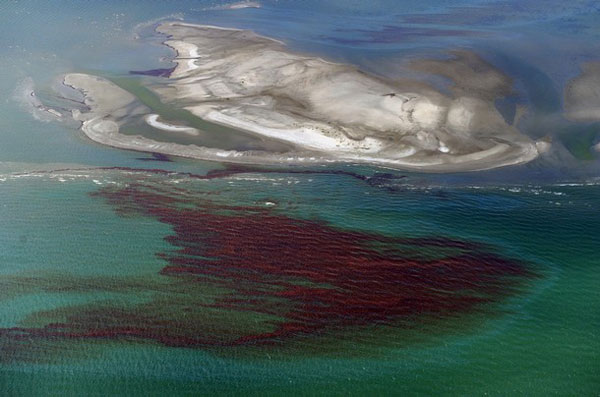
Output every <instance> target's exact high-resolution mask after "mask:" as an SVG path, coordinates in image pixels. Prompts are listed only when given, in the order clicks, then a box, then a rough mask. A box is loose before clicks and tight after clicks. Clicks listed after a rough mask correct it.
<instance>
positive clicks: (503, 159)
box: [65, 22, 544, 172]
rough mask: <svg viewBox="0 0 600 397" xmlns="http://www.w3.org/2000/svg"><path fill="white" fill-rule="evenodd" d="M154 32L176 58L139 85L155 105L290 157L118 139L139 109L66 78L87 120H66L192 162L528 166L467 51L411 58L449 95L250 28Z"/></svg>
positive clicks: (496, 89)
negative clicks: (263, 141)
mask: <svg viewBox="0 0 600 397" xmlns="http://www.w3.org/2000/svg"><path fill="white" fill-rule="evenodd" d="M157 30H158V31H160V32H162V33H165V34H168V35H169V40H167V41H166V42H165V43H166V44H167V45H169V46H171V47H172V48H174V49H175V50H176V51H177V57H176V58H175V60H174V61H175V62H176V63H177V67H176V69H175V71H174V72H173V74H172V75H171V78H170V79H169V80H167V82H166V83H164V84H158V85H153V86H151V87H150V88H151V89H152V90H154V91H155V92H156V93H157V94H158V95H159V96H160V97H161V99H162V100H163V101H165V102H167V103H173V104H176V105H177V106H181V107H183V108H185V109H187V110H189V111H190V112H192V113H193V114H195V115H196V116H198V117H201V118H204V119H206V120H209V121H212V122H216V123H220V124H224V125H227V126H231V127H234V128H238V129H243V130H245V131H247V132H251V133H254V134H257V135H260V136H262V137H264V138H267V139H273V140H277V141H284V142H287V143H290V144H292V145H293V146H294V147H295V148H296V151H294V152H290V153H286V154H285V155H276V154H273V153H268V152H256V151H254V152H236V151H223V150H218V149H214V148H205V147H198V146H194V145H180V144H175V143H163V142H155V141H152V140H150V139H148V138H144V137H139V136H137V137H135V136H130V135H123V134H120V133H119V131H118V129H119V121H117V120H120V119H121V118H122V117H123V116H124V115H126V114H127V112H131V111H132V109H137V110H136V111H137V112H140V111H142V110H140V109H141V108H140V107H139V104H136V101H135V98H133V97H132V96H131V94H129V93H127V92H125V91H123V90H122V89H120V88H119V87H117V86H115V85H114V84H112V83H110V82H108V81H106V80H103V79H100V78H96V77H93V76H86V75H81V74H73V75H68V76H67V77H66V78H65V83H66V84H68V85H71V86H73V87H75V88H77V89H79V90H81V91H83V92H84V94H85V95H86V104H87V105H88V106H89V107H90V112H87V113H85V114H75V115H74V116H75V118H76V119H78V120H80V121H82V122H83V128H82V129H83V131H84V132H85V133H86V135H87V136H88V137H90V138H91V139H93V140H95V141H97V142H100V143H104V144H107V145H111V146H115V147H120V148H124V149H133V150H141V151H152V152H161V153H165V154H171V155H178V156H184V157H193V158H200V159H224V158H225V159H227V160H228V161H238V162H260V163H270V162H282V161H285V162H295V163H298V162H307V161H315V162H330V161H339V162H366V163H375V164H380V165H385V166H393V167H398V168H409V169H417V170H423V171H435V172H444V171H467V170H480V169H487V168H494V167H498V166H504V165H511V164H519V163H523V162H527V161H530V160H532V159H534V158H535V157H536V156H538V154H539V153H538V147H540V148H542V147H543V146H544V145H537V146H536V143H535V142H533V141H531V140H530V139H529V138H527V137H526V136H524V135H523V134H521V133H520V132H519V131H518V130H517V129H516V128H515V127H513V126H511V125H508V124H507V123H506V122H505V121H504V119H503V118H502V116H501V115H500V114H499V112H498V111H497V110H496V108H495V107H494V99H495V98H496V97H497V96H499V95H506V94H507V93H508V92H510V90H511V82H510V79H508V78H507V77H506V76H504V75H503V74H501V73H500V72H499V71H497V70H496V69H494V68H493V67H492V66H491V65H489V64H487V63H485V62H484V61H482V60H481V59H479V58H478V57H477V56H476V55H474V54H472V53H468V52H457V53H454V58H452V59H449V60H441V61H437V60H433V61H421V62H415V64H414V68H415V69H419V70H421V71H425V72H428V73H436V74H440V75H443V76H446V77H448V78H451V79H453V80H454V81H455V83H456V84H455V86H454V87H453V89H452V95H451V96H450V95H444V94H442V93H440V92H438V91H436V90H434V89H432V88H431V87H428V86H426V85H425V84H422V83H418V82H415V81H412V82H406V83H400V82H395V81H388V80H384V79H381V78H377V77H373V76H370V75H368V74H365V73H363V72H360V71H358V70H357V69H356V68H354V67H352V66H348V65H342V64H336V63H331V62H327V61H325V60H323V59H321V58H317V57H310V56H305V55H300V54H295V53H292V52H290V51H289V50H288V49H287V48H286V47H285V45H284V44H283V43H282V42H280V41H277V40H273V39H270V38H266V37H262V36H259V35H257V34H255V33H253V32H250V31H242V30H236V29H231V28H219V27H212V26H200V25H191V24H186V23H179V22H170V23H163V24H161V25H160V26H159V27H158V28H157ZM124 112H125V113H124ZM146 112H147V113H149V112H148V110H147V109H146ZM146 122H148V123H149V124H151V125H153V126H155V127H156V128H161V129H163V130H166V131H174V132H185V131H184V130H183V129H185V128H188V127H183V126H175V125H172V124H168V123H164V122H163V121H159V120H158V117H157V116H156V115H147V116H146ZM188 132H190V131H188ZM196 132H197V131H196Z"/></svg>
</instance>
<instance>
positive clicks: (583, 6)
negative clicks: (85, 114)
mask: <svg viewBox="0 0 600 397" xmlns="http://www.w3.org/2000/svg"><path fill="white" fill-rule="evenodd" d="M550 3H552V4H549V2H542V1H529V2H527V3H526V4H525V3H522V2H510V1H509V2H493V1H463V2H460V3H457V2H454V1H453V2H449V1H435V2H427V3H425V2H421V1H419V2H416V1H415V2H402V3H401V4H400V3H398V2H391V1H377V2H368V3H365V2H347V1H343V2H342V1H328V2H317V1H304V2H292V1H278V2H269V1H264V2H261V5H262V7H261V8H258V9H256V8H245V9H237V10H228V9H226V7H223V5H224V4H221V3H216V2H198V1H189V2H186V1H180V2H165V3H164V4H163V3H159V2H152V3H145V4H144V6H143V7H142V6H140V5H139V4H138V3H137V2H134V1H130V2H100V3H97V4H94V5H93V6H92V5H90V3H88V2H67V1H61V2H52V3H48V2H43V1H29V2H20V3H8V2H6V3H2V4H1V5H0V22H1V27H0V33H2V34H0V90H1V92H3V93H5V96H4V98H5V101H2V102H1V103H0V247H1V248H2V249H1V250H0V300H1V301H2V305H0V306H1V307H0V394H3V395H40V394H59V393H60V394H68V395H80V394H88V393H89V394H98V393H100V394H127V395H130V394H140V395H146V394H162V393H182V394H183V393H190V392H196V393H220V394H234V393H235V394H249V395H253V394H261V395H264V394H282V393H290V392H294V393H297V394H317V393H327V394H354V395H362V394H366V393H368V394H375V393H386V394H398V393H402V394H409V395H465V394H467V395H473V394H476V395H480V394H491V395H507V394H510V395H513V394H519V395H547V394H551V393H553V394H559V395H594V394H596V393H597V392H598V390H600V377H599V376H598V373H600V368H599V363H600V337H599V336H598V331H599V330H600V299H599V298H598V294H597V292H596V291H597V285H598V283H599V282H600V261H599V260H598V257H597V252H596V250H597V246H598V243H599V242H600V241H599V239H598V237H597V227H598V225H599V224H600V215H599V214H600V211H599V209H600V208H598V207H599V204H600V186H599V185H598V183H599V181H598V171H599V169H598V157H597V154H595V153H594V152H593V151H590V150H589V147H590V144H591V143H595V142H597V140H598V126H597V125H594V124H589V125H588V124H574V123H569V122H567V121H565V120H564V119H563V118H562V116H561V109H562V92H563V88H564V85H565V84H566V82H567V81H568V80H569V79H570V78H572V77H574V76H575V75H577V73H578V67H579V64H580V63H581V62H582V61H586V60H591V59H593V58H594V57H595V56H597V54H598V53H599V52H598V50H599V48H598V44H597V43H599V42H600V41H598V36H600V28H599V27H598V24H597V20H598V12H599V11H598V7H597V5H596V4H595V3H593V2H584V1H581V2H571V3H569V4H568V5H566V4H562V3H560V4H562V6H561V7H558V6H557V4H558V2H554V1H552V2H550ZM555 3H556V4H555ZM163 17H166V18H171V19H172V18H184V19H185V20H186V21H189V22H198V23H208V24H215V25H223V26H232V27H243V28H250V29H255V30H257V31H258V32H259V33H261V34H265V35H269V36H272V37H276V38H279V39H282V40H284V41H286V43H288V44H289V45H290V46H292V47H293V48H294V49H296V50H298V51H305V52H310V53H316V54H319V55H322V56H326V57H328V58H330V59H333V60H337V61H345V62H352V63H355V64H357V65H360V66H361V67H362V68H364V69H366V70H369V71H371V72H373V73H378V74H381V75H385V76H390V77H399V76H402V75H403V73H405V71H406V69H405V68H404V66H403V65H404V62H405V60H406V59H407V58H411V57H418V56H422V55H423V54H427V55H430V56H444V55H443V54H444V51H445V50H447V49H449V48H456V47H461V48H470V49H474V50H475V51H477V52H478V53H480V54H482V55H483V56H484V57H485V58H486V59H487V60H488V61H490V62H492V63H493V64H494V65H495V66H497V67H499V68H501V69H502V70H504V71H505V72H506V73H507V74H509V75H510V76H512V77H513V78H514V80H515V87H516V93H515V95H514V97H513V98H511V99H510V100H509V102H511V103H516V104H519V103H520V104H525V105H527V106H529V107H530V112H529V113H528V114H527V115H526V116H525V117H524V118H523V119H522V120H521V123H520V125H519V127H520V128H521V130H522V131H524V132H525V133H527V134H528V135H530V136H532V137H534V138H539V137H542V136H545V135H547V134H550V135H551V136H553V138H554V141H553V142H554V143H555V147H556V148H557V149H556V151H555V152H553V154H552V156H550V157H548V158H542V159H539V160H536V161H535V162H533V163H530V164H527V165H523V166H519V167H508V168H504V169H498V170H491V171H486V172H482V173H469V174H446V175H433V174H431V175H429V174H418V173H406V172H401V171H389V170H382V169H375V168H372V167H367V166H354V165H336V166H315V167H313V168H299V167H291V168H290V167H282V168H279V169H278V168H277V167H268V168H264V167H253V168H252V167H251V168H243V169H240V168H236V167H231V166H227V165H225V164H217V163H209V162H199V161H189V160H182V159H175V158H171V159H170V160H172V161H171V162H165V161H160V160H165V159H164V158H161V157H160V156H159V157H152V156H151V155H149V154H144V153H136V152H129V151H121V150H116V149H112V148H107V147H103V146H101V145H97V144H94V143H91V142H89V141H88V140H86V139H85V138H84V137H83V136H82V134H81V133H80V132H79V131H77V129H76V126H72V125H69V124H64V123H57V122H48V121H44V120H38V119H36V118H35V117H33V115H32V114H31V113H30V110H31V109H28V108H27V107H26V106H23V105H22V104H20V103H19V100H18V99H19V98H21V97H20V94H21V93H22V92H20V91H19V88H18V87H20V84H21V82H22V81H23V80H24V79H26V78H31V79H32V81H33V82H34V84H35V87H36V91H37V92H39V95H41V96H43V95H44V93H45V92H50V90H51V85H52V83H53V79H55V78H56V76H58V75H60V74H61V73H66V72H70V71H85V70H96V71H99V72H101V73H106V74H114V75H126V74H127V73H128V72H129V71H130V70H148V69H152V68H164V67H170V64H169V62H168V60H166V59H162V58H163V57H168V56H170V55H171V53H170V52H169V50H168V49H166V48H164V47H163V46H161V45H160V40H161V39H160V37H156V36H155V35H153V34H152V33H151V30H152V25H153V24H152V21H153V20H157V18H163ZM148 21H150V22H148ZM438 83H440V84H443V82H438ZM510 106H511V104H510V103H509V104H508V105H506V109H507V110H506V112H507V114H510V113H511V109H510ZM507 117H508V116H507ZM563 146H564V147H563ZM148 160H150V161H148ZM144 169H147V171H145V170H144ZM215 170H216V171H215ZM211 171H213V172H212V173H211ZM207 175H208V176H207ZM457 258H458V259H457ZM411 298H412V299H411Z"/></svg>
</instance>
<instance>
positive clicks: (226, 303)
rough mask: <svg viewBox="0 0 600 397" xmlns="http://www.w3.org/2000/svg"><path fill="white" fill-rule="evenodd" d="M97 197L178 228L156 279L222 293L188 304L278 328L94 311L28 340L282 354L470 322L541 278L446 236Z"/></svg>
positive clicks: (179, 195) (137, 188) (187, 198)
mask: <svg viewBox="0 0 600 397" xmlns="http://www.w3.org/2000/svg"><path fill="white" fill-rule="evenodd" d="M94 195H96V196H100V197H101V198H103V199H105V200H107V201H108V202H109V203H111V204H113V205H114V206H115V207H116V208H117V210H118V212H119V213H120V214H123V215H130V214H141V215H143V216H149V217H153V218H156V219H158V220H159V221H160V222H163V223H166V224H169V225H171V226H172V230H173V234H172V235H170V236H168V237H167V238H166V239H167V241H168V242H169V243H170V244H171V245H172V246H173V247H174V249H173V250H171V251H168V252H162V253H159V256H160V257H161V258H164V260H165V261H166V262H167V265H166V266H165V267H164V268H163V269H162V271H161V274H162V275H163V276H164V277H167V278H168V279H171V280H173V281H174V282H177V281H181V280H184V281H185V282H190V283H195V284H196V285H197V284H201V285H210V286H214V287H218V288H221V289H222V290H223V291H225V292H224V293H222V294H220V295H219V296H218V297H217V298H216V299H214V300H212V301H211V302H205V301H203V302H198V303H194V296H187V297H186V299H188V300H190V302H192V303H191V305H192V306H201V307H202V308H204V309H210V310H213V311H219V310H222V311H227V312H234V313H242V312H244V313H247V314H248V313H250V314H253V315H255V316H273V317H272V318H275V319H278V320H276V321H275V320H273V322H272V323H270V324H269V325H270V326H269V327H268V329H266V330H261V331H257V330H253V329H239V330H236V331H235V332H232V333H231V335H230V336H228V337H222V338H220V337H215V336H211V335H209V334H210V330H211V329H212V328H211V324H207V322H210V321H218V320H217V319H213V320H211V318H210V317H209V318H208V319H207V320H204V321H199V320H194V318H193V317H192V316H191V315H190V317H188V318H187V320H186V319H185V318H184V319H182V318H179V317H178V315H179V314H173V313H166V314H165V313H163V312H160V311H158V312H156V313H146V310H145V309H144V308H140V309H138V311H130V312H126V311H119V310H115V311H114V312H107V311H106V310H104V311H103V310H100V309H98V310H96V311H93V310H92V311H87V312H85V313H79V314H77V315H73V316H71V317H68V321H66V322H65V323H60V324H49V325H48V326H46V327H45V328H41V329H38V330H32V329H28V330H25V329H24V330H22V331H23V332H25V333H26V334H27V335H29V336H31V335H35V334H38V335H43V336H53V337H54V336H60V337H70V338H124V337H125V338H135V339H143V340H154V341H157V342H160V343H163V344H165V345H170V346H211V345H212V346H240V345H248V344H273V343H285V341H287V340H290V339H292V338H295V337H300V336H301V337H311V336H318V335H321V334H323V333H335V332H337V331H344V330H347V329H351V328H353V327H361V326H371V325H381V326H395V325H397V324H399V323H401V322H403V321H406V320H407V319H415V318H417V319H418V318H419V317H426V316H427V317H431V316H433V317H441V318H444V317H453V316H456V315H458V314H465V313H469V312H472V311H474V310H477V309H478V308H480V307H482V304H486V303H493V302H497V301H499V300H500V299H501V298H503V297H506V296H507V295H510V294H513V293H515V292H516V291H517V290H518V287H519V286H520V285H521V283H522V282H523V281H524V280H526V279H528V278H531V277H534V274H533V273H532V272H531V271H530V270H528V269H527V267H526V265H525V264H523V263H521V262H520V261H516V260H512V259H509V258H506V257H503V256H500V255H499V254H497V253H494V252H493V250H492V249H491V248H490V247H487V246H485V245H481V244H477V243H471V242H467V241H461V240H454V239H448V238H445V237H441V236H432V237H430V238H390V237H385V236H382V235H378V234H373V233H365V232H357V231H349V230H341V229H338V228H335V227H333V226H330V225H328V224H325V223H322V222H318V221H313V220H300V219H294V218H291V217H288V216H286V215H283V214H280V213H277V212H276V211H272V210H268V209H264V208H254V207H236V206H227V205H221V204H217V203H214V202H210V201H207V200H206V199H197V198H196V199H194V198H193V197H195V196H194V195H193V194H190V193H189V192H187V193H186V192H185V191H184V190H183V189H180V190H177V189H171V188H169V190H166V188H163V187H160V185H150V184H142V183H133V184H130V185H128V186H127V187H120V188H104V189H102V190H100V191H99V192H97V193H95V194H94ZM415 252H417V253H418V252H421V253H423V254H421V255H415ZM150 311H151V310H150ZM181 315H182V316H183V314H181ZM217 328H218V327H217ZM13 331H14V330H13Z"/></svg>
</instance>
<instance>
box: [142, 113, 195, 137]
mask: <svg viewBox="0 0 600 397" xmlns="http://www.w3.org/2000/svg"><path fill="white" fill-rule="evenodd" d="M158 117H159V116H158V114H148V115H146V116H144V121H146V123H148V125H151V126H152V127H154V128H158V129H160V130H163V131H169V132H180V133H184V134H187V135H199V134H200V131H198V130H197V129H195V128H193V127H188V126H184V125H174V124H169V123H165V122H164V121H160V120H159V119H158Z"/></svg>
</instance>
